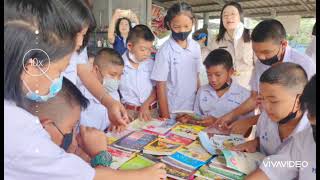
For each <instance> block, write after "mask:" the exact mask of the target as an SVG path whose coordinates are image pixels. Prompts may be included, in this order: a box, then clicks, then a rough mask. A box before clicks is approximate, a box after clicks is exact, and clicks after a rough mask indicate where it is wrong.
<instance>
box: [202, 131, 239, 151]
mask: <svg viewBox="0 0 320 180" xmlns="http://www.w3.org/2000/svg"><path fill="white" fill-rule="evenodd" d="M209 136H210V134H208V133H206V132H204V131H201V132H200V133H199V140H200V142H201V145H202V146H203V147H204V149H206V151H208V152H209V153H210V154H212V155H217V154H219V153H218V152H219V151H216V150H217V149H225V148H229V147H231V146H236V145H239V144H242V143H244V142H245V138H244V137H243V136H242V135H238V134H230V135H228V136H226V135H218V134H215V135H213V136H210V137H209Z"/></svg>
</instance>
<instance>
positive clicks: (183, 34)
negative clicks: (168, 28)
mask: <svg viewBox="0 0 320 180" xmlns="http://www.w3.org/2000/svg"><path fill="white" fill-rule="evenodd" d="M190 33H191V31H187V32H179V33H176V32H174V31H173V30H172V38H173V39H174V40H176V41H184V40H186V39H187V37H188V36H189V34H190Z"/></svg>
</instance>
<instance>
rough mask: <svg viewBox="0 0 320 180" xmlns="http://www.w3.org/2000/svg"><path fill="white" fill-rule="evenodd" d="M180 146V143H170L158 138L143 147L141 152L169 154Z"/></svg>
mask: <svg viewBox="0 0 320 180" xmlns="http://www.w3.org/2000/svg"><path fill="white" fill-rule="evenodd" d="M181 147H182V145H181V144H177V143H172V142H169V141H166V140H164V139H161V138H158V139H156V140H155V141H153V142H152V143H150V144H148V145H147V146H145V147H144V148H143V153H146V154H152V155H171V154H173V153H175V152H176V151H177V150H178V149H180V148H181Z"/></svg>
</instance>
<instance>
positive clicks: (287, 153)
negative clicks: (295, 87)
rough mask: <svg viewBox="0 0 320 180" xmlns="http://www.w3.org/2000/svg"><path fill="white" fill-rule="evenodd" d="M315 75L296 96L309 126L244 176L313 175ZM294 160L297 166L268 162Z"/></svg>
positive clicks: (285, 177)
mask: <svg viewBox="0 0 320 180" xmlns="http://www.w3.org/2000/svg"><path fill="white" fill-rule="evenodd" d="M315 97H316V76H315V75H314V76H313V77H312V78H311V80H310V81H309V82H308V84H307V85H306V86H305V88H304V90H303V93H302V95H301V96H300V108H301V109H302V110H307V114H308V115H307V116H308V119H309V122H310V123H311V127H308V128H306V129H304V130H302V131H301V132H299V133H297V134H295V135H293V136H292V138H290V139H289V140H288V141H287V142H286V144H285V145H284V146H282V148H281V149H280V150H279V151H278V152H277V153H276V154H274V155H271V156H268V157H267V158H266V159H264V161H263V163H262V164H261V165H260V167H259V169H257V170H256V171H254V172H253V173H252V174H250V175H249V176H248V177H247V178H246V179H248V180H250V179H261V180H264V179H308V180H309V179H310V180H311V179H316V98H315ZM282 161H283V162H284V161H295V162H302V163H301V166H302V167H298V166H293V167H282V168H279V167H272V166H267V165H264V164H267V163H268V162H269V163H270V162H274V163H276V162H282Z"/></svg>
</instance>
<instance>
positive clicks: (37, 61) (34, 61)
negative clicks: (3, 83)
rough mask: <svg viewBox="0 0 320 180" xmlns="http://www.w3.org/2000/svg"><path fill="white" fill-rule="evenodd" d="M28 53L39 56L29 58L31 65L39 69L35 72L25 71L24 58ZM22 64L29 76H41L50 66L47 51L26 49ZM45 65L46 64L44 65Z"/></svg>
mask: <svg viewBox="0 0 320 180" xmlns="http://www.w3.org/2000/svg"><path fill="white" fill-rule="evenodd" d="M29 54H37V57H41V58H31V62H30V63H31V66H33V67H37V68H38V69H39V72H37V73H35V72H33V73H30V72H29V71H27V69H26V67H25V63H24V62H25V58H26V57H28V55H29ZM22 65H23V69H24V70H25V72H26V73H28V74H29V75H30V76H42V75H43V74H45V73H46V72H47V71H48V70H49V67H50V57H49V55H48V53H47V52H45V51H44V50H42V49H30V50H29V51H27V52H26V53H25V54H24V56H23V59H22ZM44 65H46V66H44Z"/></svg>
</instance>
